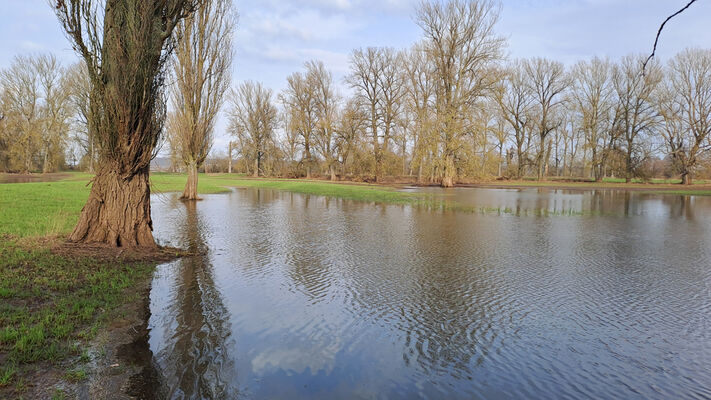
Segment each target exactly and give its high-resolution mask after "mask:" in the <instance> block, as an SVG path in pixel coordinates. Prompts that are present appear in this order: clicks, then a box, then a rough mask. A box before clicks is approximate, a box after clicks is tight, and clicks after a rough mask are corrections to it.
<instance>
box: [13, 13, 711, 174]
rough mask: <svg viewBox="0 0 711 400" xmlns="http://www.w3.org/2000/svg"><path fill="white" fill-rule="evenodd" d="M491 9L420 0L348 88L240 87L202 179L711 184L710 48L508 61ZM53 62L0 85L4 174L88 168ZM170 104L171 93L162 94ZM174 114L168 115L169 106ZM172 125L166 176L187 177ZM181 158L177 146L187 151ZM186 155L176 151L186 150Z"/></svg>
mask: <svg viewBox="0 0 711 400" xmlns="http://www.w3.org/2000/svg"><path fill="white" fill-rule="evenodd" d="M499 12H500V7H499V6H498V3H495V2H492V1H464V0H454V1H449V2H438V1H432V2H424V3H422V4H421V5H420V6H419V8H418V10H417V13H416V14H415V15H416V16H415V22H416V23H417V24H418V25H419V26H420V28H421V29H422V37H421V39H420V40H419V41H418V42H417V43H416V44H415V45H413V46H412V47H411V48H409V49H402V50H398V49H393V48H365V49H356V50H354V51H353V52H352V53H351V56H350V72H349V74H348V76H347V77H346V79H345V81H344V82H343V83H344V84H345V85H346V86H347V87H349V88H350V90H349V92H350V93H349V94H348V95H345V94H344V93H340V92H339V90H338V86H339V85H338V84H337V82H336V81H335V80H334V77H333V75H332V73H331V72H330V71H329V70H328V69H327V68H326V66H325V65H324V63H323V62H321V61H318V60H313V61H309V62H307V63H306V64H305V65H304V68H303V70H302V71H299V72H295V73H293V74H291V75H290V76H289V77H288V78H287V86H286V89H285V90H283V91H282V92H280V93H274V92H273V91H272V90H271V89H269V88H266V87H264V86H263V85H262V84H261V83H258V82H253V81H247V82H243V83H241V84H239V85H236V86H235V87H233V88H232V89H230V90H229V91H228V96H227V98H228V101H227V106H226V107H225V108H224V109H223V112H225V113H226V115H227V117H228V119H229V128H228V129H229V134H230V135H231V136H232V138H233V139H232V141H231V143H230V146H229V149H213V152H212V154H223V155H224V154H225V153H229V158H228V157H226V156H225V157H214V156H213V157H208V158H207V161H206V162H207V164H206V165H205V167H204V168H205V169H212V170H213V171H218V170H224V171H227V170H234V171H237V172H244V173H248V174H251V175H259V176H284V177H310V176H314V175H321V176H327V177H330V178H331V179H357V180H371V181H377V180H382V179H384V178H387V177H393V176H397V177H399V176H408V177H411V178H412V179H417V180H418V181H421V182H433V183H440V184H442V185H443V186H450V185H452V184H453V183H455V182H456V181H460V180H473V179H480V178H490V177H508V178H517V177H524V176H535V177H538V178H539V179H543V178H545V177H550V176H575V177H585V178H594V179H597V180H600V179H603V178H604V177H609V176H615V177H624V178H627V179H630V180H631V179H633V178H642V179H646V178H651V177H661V176H664V177H681V178H682V179H683V180H684V182H690V181H691V178H692V177H709V176H710V175H711V157H710V156H709V154H710V153H709V149H711V50H706V49H687V50H684V51H682V52H680V53H679V54H677V55H676V56H675V57H674V58H673V59H671V60H669V61H668V62H667V63H666V64H664V65H662V64H660V63H658V62H656V61H654V60H653V61H652V62H650V63H648V64H647V65H646V66H644V65H643V62H644V60H645V57H644V56H642V55H629V56H626V57H623V58H622V59H619V60H610V59H606V58H598V57H594V58H591V59H588V60H582V61H579V62H577V63H576V64H574V65H572V66H568V67H566V66H565V65H564V64H562V63H560V62H557V61H554V60H549V59H545V58H531V59H516V60H507V59H505V57H504V49H505V46H506V40H505V39H503V38H502V37H499V36H497V35H496V33H495V30H494V27H495V25H496V23H497V21H498V19H499ZM85 75H86V74H85V73H84V72H83V68H82V67H81V66H80V65H79V64H77V65H74V66H71V67H69V68H64V67H62V66H61V65H59V63H58V62H57V61H56V59H55V58H54V57H52V56H49V55H41V56H32V57H25V56H20V57H16V58H15V59H14V60H13V62H12V64H11V66H10V67H9V68H8V69H6V70H4V71H2V72H1V73H0V77H2V79H1V80H0V96H1V97H0V98H1V100H2V101H1V102H0V170H4V171H14V172H27V171H52V170H56V169H60V168H63V167H65V166H67V165H68V164H69V165H79V166H80V167H81V168H84V169H91V168H92V166H93V161H94V160H95V159H96V156H95V154H96V152H95V149H94V146H93V143H92V140H91V138H90V137H89V136H90V135H88V134H87V132H88V131H89V130H88V129H87V123H86V121H87V118H86V115H87V113H88V111H87V110H88V107H89V96H88V93H89V89H88V85H89V83H88V80H87V79H86V76H85ZM172 90H175V89H172ZM174 107H175V106H174ZM176 115H177V114H176V113H175V112H173V113H170V114H169V123H168V124H167V126H168V132H167V133H168V135H167V138H168V139H169V140H167V143H168V145H167V146H165V148H166V149H170V153H171V159H172V161H173V168H174V169H182V168H184V166H185V161H184V160H183V158H184V157H182V156H181V154H180V153H181V151H180V150H179V148H181V146H180V143H179V141H178V140H176V139H174V138H176V137H177V136H176V135H175V132H171V126H177V125H176V124H172V123H170V121H171V118H173V119H175V118H177V117H176ZM183 147H184V146H183ZM183 152H184V151H183Z"/></svg>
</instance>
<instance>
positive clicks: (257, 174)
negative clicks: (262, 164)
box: [252, 156, 259, 178]
mask: <svg viewBox="0 0 711 400" xmlns="http://www.w3.org/2000/svg"><path fill="white" fill-rule="evenodd" d="M252 176H254V177H255V178H259V156H257V158H256V159H254V174H253V175H252Z"/></svg>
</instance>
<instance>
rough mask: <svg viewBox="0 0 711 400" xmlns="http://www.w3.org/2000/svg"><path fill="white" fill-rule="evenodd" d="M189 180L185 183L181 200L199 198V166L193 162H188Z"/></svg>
mask: <svg viewBox="0 0 711 400" xmlns="http://www.w3.org/2000/svg"><path fill="white" fill-rule="evenodd" d="M187 169H188V181H187V182H186V183H185V190H184V191H183V195H182V196H181V197H180V199H181V200H198V191H197V185H198V166H197V164H196V163H194V162H192V163H190V164H188V166H187Z"/></svg>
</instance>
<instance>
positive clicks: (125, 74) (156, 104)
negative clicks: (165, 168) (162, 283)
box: [51, 0, 203, 248]
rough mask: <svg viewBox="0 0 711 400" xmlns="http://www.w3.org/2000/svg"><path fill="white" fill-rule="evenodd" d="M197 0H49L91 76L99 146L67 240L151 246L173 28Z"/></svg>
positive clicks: (94, 126)
mask: <svg viewBox="0 0 711 400" xmlns="http://www.w3.org/2000/svg"><path fill="white" fill-rule="evenodd" d="M202 1H203V0H56V1H52V3H51V4H52V5H53V6H54V9H55V12H56V14H57V17H58V18H59V21H60V22H61V24H62V26H63V28H64V30H65V31H66V34H67V36H68V38H69V39H70V40H71V42H72V45H73V47H74V49H75V50H76V51H77V53H79V55H80V56H81V57H82V59H83V60H84V62H85V63H86V65H87V70H88V74H89V78H90V81H91V95H90V120H91V123H90V124H89V127H90V129H92V130H93V131H92V133H91V134H92V135H94V138H95V140H96V143H97V145H98V149H99V163H98V166H97V170H96V176H95V177H94V179H93V185H92V187H91V193H90V195H89V199H88V200H87V203H86V205H85V206H84V208H83V209H82V212H81V215H80V217H79V222H78V223H77V225H76V227H75V228H74V231H73V232H72V234H71V236H70V238H69V239H70V240H71V241H74V242H84V243H104V244H109V245H111V246H119V247H146V248H154V247H155V246H156V244H155V241H154V240H153V232H152V231H153V223H152V221H151V205H150V182H149V168H150V162H151V159H152V158H153V156H154V150H155V148H156V145H157V143H158V139H159V138H160V135H161V132H162V129H163V122H164V117H165V103H164V96H163V87H164V77H165V65H166V62H167V61H168V59H169V58H170V54H171V52H172V49H173V47H174V46H173V44H174V42H173V40H172V39H171V38H172V37H173V31H174V29H175V27H176V26H177V24H178V23H179V22H180V21H181V20H182V19H184V18H186V17H188V16H189V15H190V14H191V13H192V12H193V11H194V10H195V9H196V7H197V6H199V5H200V3H202Z"/></svg>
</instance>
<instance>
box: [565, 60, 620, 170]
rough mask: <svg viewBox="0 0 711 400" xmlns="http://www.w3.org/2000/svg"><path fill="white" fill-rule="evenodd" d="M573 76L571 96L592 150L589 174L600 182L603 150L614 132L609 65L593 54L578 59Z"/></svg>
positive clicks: (605, 149)
mask: <svg viewBox="0 0 711 400" xmlns="http://www.w3.org/2000/svg"><path fill="white" fill-rule="evenodd" d="M573 77H574V79H573V81H574V84H573V91H572V93H571V98H572V100H573V101H574V103H575V106H576V107H575V108H576V111H577V113H578V115H579V120H580V127H581V129H582V130H583V131H584V132H585V137H586V142H587V146H588V148H589V149H590V151H591V153H592V170H593V176H594V178H595V180H596V181H601V180H602V178H603V171H604V166H605V158H606V157H607V151H608V150H609V147H611V144H613V143H614V141H615V139H616V135H617V132H616V131H614V130H613V129H612V128H613V126H612V125H613V124H612V123H613V111H614V109H613V107H614V106H615V101H614V90H613V89H614V88H613V86H612V65H611V64H610V62H609V61H608V60H603V59H600V58H597V57H595V58H593V59H592V60H590V61H580V62H578V63H577V64H575V66H574V67H573Z"/></svg>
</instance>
